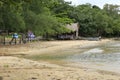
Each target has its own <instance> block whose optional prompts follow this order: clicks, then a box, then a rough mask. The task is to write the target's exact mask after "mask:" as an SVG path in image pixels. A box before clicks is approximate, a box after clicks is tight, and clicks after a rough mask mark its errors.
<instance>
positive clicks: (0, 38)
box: [0, 30, 8, 45]
mask: <svg viewBox="0 0 120 80" xmlns="http://www.w3.org/2000/svg"><path fill="white" fill-rule="evenodd" d="M6 35H8V31H7V30H0V44H4V45H5V41H6V39H5V36H6Z"/></svg>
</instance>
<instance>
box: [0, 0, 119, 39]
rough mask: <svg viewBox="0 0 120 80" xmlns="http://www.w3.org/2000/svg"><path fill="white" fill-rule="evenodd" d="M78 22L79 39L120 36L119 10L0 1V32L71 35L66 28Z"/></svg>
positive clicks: (52, 0)
mask: <svg viewBox="0 0 120 80" xmlns="http://www.w3.org/2000/svg"><path fill="white" fill-rule="evenodd" d="M74 22H78V23H79V25H80V29H79V35H80V36H104V37H114V36H119V35H120V15H119V6H118V5H112V4H105V5H104V7H103V9H100V8H99V7H98V6H96V5H94V6H92V5H91V4H83V5H78V6H72V5H71V3H70V2H65V1H64V0H0V29H1V30H8V31H16V32H23V33H24V32H26V31H27V30H32V31H33V32H34V33H35V34H36V35H45V34H49V35H55V34H61V33H65V32H69V30H68V29H66V28H65V27H64V26H65V25H66V24H70V23H74Z"/></svg>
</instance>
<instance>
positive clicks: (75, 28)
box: [58, 23, 79, 39]
mask: <svg viewBox="0 0 120 80" xmlns="http://www.w3.org/2000/svg"><path fill="white" fill-rule="evenodd" d="M66 28H67V29H69V30H70V31H71V32H69V33H64V34H61V35H58V39H77V38H78V36H79V25H78V23H71V24H67V25H66Z"/></svg>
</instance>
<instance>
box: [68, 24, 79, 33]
mask: <svg viewBox="0 0 120 80" xmlns="http://www.w3.org/2000/svg"><path fill="white" fill-rule="evenodd" d="M66 28H68V29H70V30H72V31H78V29H79V27H78V23H71V24H68V25H67V26H66Z"/></svg>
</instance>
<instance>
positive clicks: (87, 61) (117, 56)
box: [66, 41, 120, 73]
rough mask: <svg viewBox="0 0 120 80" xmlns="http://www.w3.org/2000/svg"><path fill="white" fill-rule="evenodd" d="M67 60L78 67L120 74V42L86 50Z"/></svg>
mask: <svg viewBox="0 0 120 80" xmlns="http://www.w3.org/2000/svg"><path fill="white" fill-rule="evenodd" d="M77 49H78V50H79V49H81V48H79V47H78V48H77ZM77 49H76V50H77ZM66 60H67V61H69V62H72V63H74V64H77V66H79V64H80V66H81V65H82V66H83V67H88V68H95V69H100V70H108V71H112V72H117V73H120V72H119V71H120V41H114V42H108V43H105V44H104V45H100V46H95V47H92V48H87V49H84V50H83V51H82V52H80V53H79V52H78V53H77V54H75V55H72V56H68V57H67V59H66Z"/></svg>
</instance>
